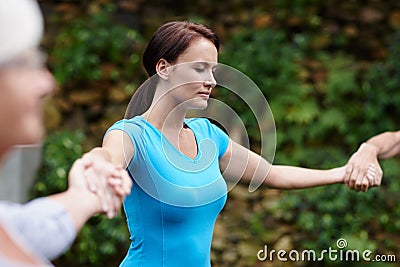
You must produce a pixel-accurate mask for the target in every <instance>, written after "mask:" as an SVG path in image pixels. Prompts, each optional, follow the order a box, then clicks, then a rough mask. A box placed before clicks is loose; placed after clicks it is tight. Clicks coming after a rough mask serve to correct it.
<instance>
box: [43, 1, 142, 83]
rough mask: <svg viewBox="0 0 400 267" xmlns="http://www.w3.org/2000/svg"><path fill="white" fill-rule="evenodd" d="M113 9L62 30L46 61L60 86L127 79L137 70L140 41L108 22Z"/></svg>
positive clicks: (129, 30)
mask: <svg viewBox="0 0 400 267" xmlns="http://www.w3.org/2000/svg"><path fill="white" fill-rule="evenodd" d="M113 11H114V7H113V6H108V7H107V8H104V9H102V10H101V11H100V12H98V13H96V14H93V15H91V16H87V17H82V18H79V19H76V20H75V21H73V22H72V23H70V24H68V26H66V27H64V28H62V29H61V30H60V32H59V34H58V35H57V37H56V40H55V43H54V47H53V50H52V53H51V57H50V64H51V67H52V69H53V72H54V75H55V77H56V79H57V80H58V82H59V83H60V84H61V85H64V86H65V85H66V84H71V83H73V84H76V83H82V82H83V83H84V82H89V81H96V80H101V79H109V80H111V81H117V80H120V79H131V78H132V74H133V73H135V72H137V71H138V70H139V66H140V55H139V54H138V52H137V51H138V50H140V49H141V45H142V38H141V36H140V35H139V34H138V33H137V32H136V31H135V30H133V29H129V28H127V27H125V26H123V25H121V24H118V23H115V22H113V21H112V19H111V17H112V16H111V15H112V12H113Z"/></svg>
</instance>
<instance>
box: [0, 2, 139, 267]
mask: <svg viewBox="0 0 400 267" xmlns="http://www.w3.org/2000/svg"><path fill="white" fill-rule="evenodd" d="M42 34H43V17H42V14H41V12H40V9H39V6H38V3H37V2H36V1H34V0H12V1H4V0H3V1H0V38H1V42H0V92H1V97H0V127H1V131H0V162H2V161H3V160H4V157H5V155H6V154H7V152H8V151H9V150H10V149H12V148H13V146H15V145H21V144H32V143H38V142H40V141H41V139H42V138H43V136H44V125H43V121H42V106H43V100H44V97H45V96H47V95H49V94H51V93H52V91H53V89H54V80H53V77H52V75H51V74H50V73H49V71H48V70H47V69H46V67H45V56H44V54H43V53H42V52H41V51H40V50H39V49H38V48H39V43H40V40H41V38H42ZM88 174H90V177H93V179H90V178H87V176H88ZM68 183H69V186H68V189H67V190H66V191H65V192H61V193H59V194H54V195H51V196H48V197H42V198H38V199H35V200H32V201H30V202H28V203H26V204H18V203H10V202H6V201H0V266H2V267H11V266H18V267H23V266H51V263H50V260H52V259H54V258H56V257H57V256H59V255H60V254H61V253H63V252H64V251H65V250H66V249H67V248H68V247H69V246H70V245H71V244H72V242H73V240H74V238H75V236H76V234H77V232H78V231H79V229H80V228H81V227H82V226H83V224H84V223H85V222H86V221H87V220H88V219H89V218H90V217H91V216H92V215H94V214H98V213H106V214H107V216H108V217H109V218H112V217H114V216H115V215H116V213H117V212H118V210H119V209H120V207H121V205H122V201H123V199H124V197H125V196H126V195H127V194H129V192H130V188H131V185H132V182H131V179H130V177H129V175H128V174H127V172H126V171H125V170H124V169H122V168H121V167H119V166H115V165H113V164H111V163H108V162H100V161H98V162H91V161H90V160H85V159H84V158H82V159H78V160H77V161H76V162H75V163H74V164H73V166H72V168H71V170H70V172H69V178H68Z"/></svg>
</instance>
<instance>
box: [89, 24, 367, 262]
mask: <svg viewBox="0 0 400 267" xmlns="http://www.w3.org/2000/svg"><path fill="white" fill-rule="evenodd" d="M218 49H219V42H218V39H217V37H216V35H215V34H214V33H213V32H212V31H211V30H210V29H209V28H207V27H205V26H203V25H199V24H195V23H192V22H170V23H166V24H164V25H162V26H161V27H160V28H159V29H158V30H157V31H156V32H155V33H154V35H153V37H152V38H151V40H150V41H149V43H148V44H147V47H146V50H145V51H144V55H143V64H144V67H145V69H146V71H147V73H148V75H149V77H151V78H150V79H149V80H148V81H147V82H146V83H144V84H143V85H142V86H141V87H140V88H139V89H138V90H137V92H136V93H135V94H134V96H133V99H132V101H131V104H130V108H131V109H129V110H128V112H127V119H124V120H121V121H119V122H117V123H115V124H114V125H113V126H112V127H111V128H110V129H109V130H108V131H107V133H106V134H105V136H104V140H103V146H102V147H101V148H95V149H93V150H92V151H91V152H90V153H89V154H88V155H87V157H89V158H91V159H92V160H93V161H97V160H100V161H103V160H108V161H111V162H113V163H118V164H123V166H124V167H126V168H127V169H128V172H129V173H130V175H131V177H132V179H133V181H134V184H133V187H132V192H131V194H130V195H129V196H128V197H127V198H126V200H125V202H124V209H125V212H126V215H127V223H128V227H129V230H130V234H131V240H132V243H131V246H130V248H129V251H128V253H127V256H126V258H125V259H124V260H123V262H122V263H121V266H210V248H211V240H212V233H213V227H214V223H215V220H216V218H217V216H218V214H219V212H220V211H221V209H222V208H223V206H224V204H225V201H226V194H227V186H226V183H225V180H224V179H226V180H234V181H237V180H238V179H241V180H242V181H245V182H246V181H247V182H249V181H251V180H255V181H256V182H262V183H263V184H264V185H265V186H267V187H271V188H280V189H300V188H309V187H314V186H321V185H329V184H335V183H343V177H344V173H345V167H340V168H335V169H330V170H311V169H304V168H297V167H290V166H273V165H271V164H270V163H269V162H267V161H266V160H265V159H263V158H262V157H260V156H259V155H257V154H256V153H254V152H252V151H250V150H248V149H247V148H245V147H243V146H241V145H240V144H238V143H236V142H234V141H233V140H231V139H230V138H229V137H228V135H226V134H225V133H224V132H223V131H222V130H221V129H220V128H218V127H217V126H216V125H214V124H212V123H211V122H210V121H209V120H208V119H205V118H192V119H187V118H186V114H187V112H188V111H189V110H191V109H204V108H206V107H207V100H208V99H209V96H210V93H211V91H212V89H213V88H214V87H215V86H216V81H215V80H214V76H213V71H214V69H215V67H216V65H217V62H218V61H217V60H218ZM221 173H222V174H223V177H224V178H223V177H222V174H221ZM367 186H368V184H367ZM370 186H372V185H370Z"/></svg>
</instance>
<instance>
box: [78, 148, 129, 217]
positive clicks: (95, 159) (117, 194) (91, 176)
mask: <svg viewBox="0 0 400 267" xmlns="http://www.w3.org/2000/svg"><path fill="white" fill-rule="evenodd" d="M82 160H83V164H84V166H85V171H84V176H85V178H86V179H85V180H86V183H87V187H88V189H89V190H90V191H91V192H93V193H95V194H96V195H97V196H98V197H99V199H100V201H101V203H102V209H103V212H104V213H106V214H107V217H109V218H113V217H115V216H116V214H117V213H118V211H119V210H120V209H121V204H122V201H123V200H124V198H125V197H126V196H127V195H128V194H130V190H131V187H132V180H131V178H130V176H129V175H128V173H127V171H126V170H125V169H123V168H121V166H116V165H114V164H112V163H111V162H109V161H107V160H106V159H104V158H103V157H101V156H93V155H88V154H85V155H84V156H83V157H82Z"/></svg>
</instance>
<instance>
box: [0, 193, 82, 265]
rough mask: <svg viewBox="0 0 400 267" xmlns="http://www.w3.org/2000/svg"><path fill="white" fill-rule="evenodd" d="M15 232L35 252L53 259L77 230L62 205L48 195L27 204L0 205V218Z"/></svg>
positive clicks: (67, 245) (67, 244)
mask: <svg viewBox="0 0 400 267" xmlns="http://www.w3.org/2000/svg"><path fill="white" fill-rule="evenodd" d="M1 215H4V216H3V218H2V219H3V222H6V223H7V224H8V225H9V226H10V228H11V229H13V231H14V234H15V235H16V236H17V237H18V238H20V239H21V240H23V242H24V243H25V244H26V246H27V247H28V248H30V249H32V250H33V251H34V252H35V253H36V254H37V255H40V256H42V257H44V258H47V259H54V258H56V257H58V256H59V255H60V254H62V253H63V252H65V251H66V250H67V249H68V247H69V246H70V245H71V244H72V242H73V241H74V239H75V236H76V233H77V229H76V227H75V225H74V221H73V219H72V216H71V214H70V213H69V211H68V210H66V209H65V207H64V205H62V204H61V205H60V203H59V202H57V201H53V200H52V199H51V198H49V197H42V198H38V199H35V200H32V201H30V202H28V203H26V204H23V205H22V204H15V203H10V204H8V205H7V204H4V205H0V217H2V216H1Z"/></svg>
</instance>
